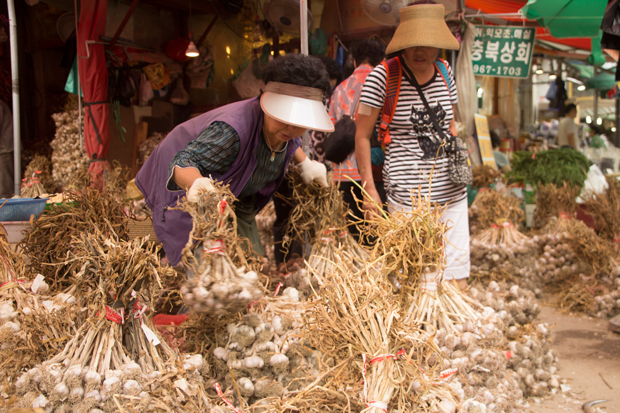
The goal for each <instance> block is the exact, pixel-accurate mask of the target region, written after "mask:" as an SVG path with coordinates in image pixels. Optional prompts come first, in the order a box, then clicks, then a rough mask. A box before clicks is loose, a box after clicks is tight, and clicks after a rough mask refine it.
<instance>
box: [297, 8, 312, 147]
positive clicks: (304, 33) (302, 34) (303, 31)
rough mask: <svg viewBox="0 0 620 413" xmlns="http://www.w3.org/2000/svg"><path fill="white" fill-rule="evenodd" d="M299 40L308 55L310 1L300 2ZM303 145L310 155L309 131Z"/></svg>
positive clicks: (303, 139)
mask: <svg viewBox="0 0 620 413" xmlns="http://www.w3.org/2000/svg"><path fill="white" fill-rule="evenodd" d="M299 40H300V42H301V47H300V49H301V50H300V51H301V54H302V55H305V56H308V1H307V0H300V2H299ZM301 146H302V149H303V151H304V153H305V154H306V156H309V155H310V135H309V134H308V131H306V132H304V134H303V136H302V138H301Z"/></svg>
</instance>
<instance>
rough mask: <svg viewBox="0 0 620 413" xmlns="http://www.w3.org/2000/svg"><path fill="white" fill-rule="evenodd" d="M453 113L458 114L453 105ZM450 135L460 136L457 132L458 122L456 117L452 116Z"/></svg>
mask: <svg viewBox="0 0 620 413" xmlns="http://www.w3.org/2000/svg"><path fill="white" fill-rule="evenodd" d="M452 113H453V114H455V113H456V107H454V105H452ZM450 133H451V134H452V136H456V135H457V134H458V132H457V130H456V120H455V117H454V115H453V116H452V121H450Z"/></svg>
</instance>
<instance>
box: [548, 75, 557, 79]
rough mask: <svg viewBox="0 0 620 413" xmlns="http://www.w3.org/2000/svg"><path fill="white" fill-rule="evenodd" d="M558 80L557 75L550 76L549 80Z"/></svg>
mask: <svg viewBox="0 0 620 413" xmlns="http://www.w3.org/2000/svg"><path fill="white" fill-rule="evenodd" d="M556 78H557V76H556V75H549V80H555V79H556Z"/></svg>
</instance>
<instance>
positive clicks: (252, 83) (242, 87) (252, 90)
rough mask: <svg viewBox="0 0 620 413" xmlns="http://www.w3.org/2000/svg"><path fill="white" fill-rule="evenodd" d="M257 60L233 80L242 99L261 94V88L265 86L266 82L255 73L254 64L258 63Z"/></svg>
mask: <svg viewBox="0 0 620 413" xmlns="http://www.w3.org/2000/svg"><path fill="white" fill-rule="evenodd" d="M257 61H258V59H257V60H255V61H254V62H253V63H252V64H249V65H247V67H246V68H245V69H243V71H242V72H241V74H240V75H239V77H237V79H235V80H233V85H234V86H235V89H237V93H239V96H241V98H242V99H250V98H254V97H257V96H258V95H260V92H261V89H262V88H264V87H265V83H264V82H263V81H262V80H261V79H259V78H257V77H256V76H255V75H254V71H253V70H252V67H253V66H256V65H257Z"/></svg>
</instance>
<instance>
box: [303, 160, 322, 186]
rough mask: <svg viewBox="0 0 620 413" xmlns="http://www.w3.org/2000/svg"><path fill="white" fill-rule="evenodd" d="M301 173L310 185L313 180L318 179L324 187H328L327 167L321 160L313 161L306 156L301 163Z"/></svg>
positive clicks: (305, 181)
mask: <svg viewBox="0 0 620 413" xmlns="http://www.w3.org/2000/svg"><path fill="white" fill-rule="evenodd" d="M297 167H298V168H299V173H300V174H301V179H303V180H304V183H305V184H306V185H310V184H311V183H312V181H317V182H318V183H319V185H321V186H322V187H327V186H328V185H327V168H325V165H323V164H322V163H320V162H317V161H311V160H310V159H308V158H307V157H306V159H304V160H303V162H301V163H300V164H299V165H297Z"/></svg>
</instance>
